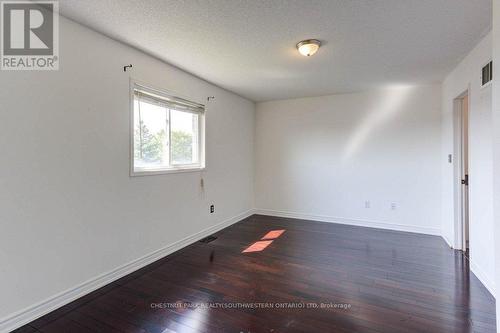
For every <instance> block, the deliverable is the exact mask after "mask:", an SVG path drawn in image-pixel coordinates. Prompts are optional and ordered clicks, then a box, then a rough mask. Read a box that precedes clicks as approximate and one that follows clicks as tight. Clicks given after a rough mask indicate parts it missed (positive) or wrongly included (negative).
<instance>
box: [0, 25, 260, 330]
mask: <svg viewBox="0 0 500 333" xmlns="http://www.w3.org/2000/svg"><path fill="white" fill-rule="evenodd" d="M60 35H61V36H60V47H61V52H60V70H59V71H50V72H41V71H37V72H33V71H27V72H21V71H18V72H6V71H3V72H2V73H1V74H0V87H1V89H0V154H1V160H2V163H0V188H1V191H0V230H1V232H0V263H1V264H0V279H1V283H0V295H1V296H0V299H1V300H0V318H3V319H4V320H5V319H7V318H10V316H11V315H12V314H14V313H16V312H18V311H22V310H24V309H26V308H28V307H30V306H31V305H34V304H36V303H38V302H41V301H42V300H46V299H49V298H51V297H52V296H54V295H56V294H58V293H60V292H62V291H65V290H68V289H71V288H73V287H75V286H76V285H78V284H80V283H82V282H84V281H87V280H89V279H91V278H94V277H96V276H98V275H100V274H103V273H106V272H109V271H111V270H113V269H115V268H117V267H119V266H121V265H123V264H125V263H128V262H130V261H132V260H135V259H137V258H140V257H142V256H145V255H146V254H148V253H151V252H153V251H155V250H158V249H160V248H163V247H165V246H167V245H169V244H172V243H174V242H176V241H179V240H181V239H183V238H185V237H187V236H190V235H193V234H195V233H197V232H200V231H202V230H204V229H206V228H210V227H214V226H216V225H217V224H218V223H220V222H223V221H225V220H228V219H230V218H232V217H236V219H237V218H238V217H240V214H242V213H245V212H247V211H248V210H249V209H251V208H252V207H253V174H254V171H253V165H254V161H253V156H254V152H253V141H254V119H255V105H254V103H253V102H250V101H248V100H245V99H243V98H241V97H238V96H236V95H234V94H232V93H229V92H227V91H225V90H222V89H220V88H217V87H215V86H213V85H211V84H209V83H207V82H205V81H202V80H200V79H197V78H195V77H193V76H191V75H189V74H186V73H184V72H182V71H180V70H178V69H176V68H173V67H171V66H168V65H166V64H164V63H162V62H160V61H158V60H156V59H154V58H151V57H149V56H147V55H145V54H143V53H141V52H139V51H137V50H134V49H132V48H130V47H127V46H125V45H123V44H120V43H118V42H115V41H113V40H111V39H108V38H106V37H104V36H102V35H99V34H97V33H95V32H93V31H91V30H89V29H87V28H84V27H82V26H80V25H77V24H75V23H73V22H70V21H68V20H66V19H61V26H60ZM129 63H132V64H133V66H134V67H133V70H132V71H131V72H130V75H132V76H133V77H134V78H136V79H139V80H141V81H143V82H147V83H149V84H151V85H153V86H154V87H160V88H164V89H168V90H170V91H174V92H178V93H179V94H181V95H183V96H190V97H192V98H193V99H195V100H202V101H203V100H206V97H207V96H215V97H216V101H215V102H211V103H210V104H209V105H208V109H207V116H206V124H207V129H206V132H207V147H206V150H207V169H206V171H205V172H204V173H203V177H204V179H205V193H203V192H202V191H201V188H200V177H201V175H200V173H182V174H170V175H160V176H146V177H133V178H131V177H129V73H124V72H123V66H124V65H126V64H129ZM210 203H214V204H215V205H216V213H215V214H209V204H210ZM231 221H233V220H231ZM1 321H2V319H0V324H1ZM0 326H1V325H0ZM1 330H2V329H1V327H0V331H1Z"/></svg>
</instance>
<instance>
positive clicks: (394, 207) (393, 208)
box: [391, 202, 397, 210]
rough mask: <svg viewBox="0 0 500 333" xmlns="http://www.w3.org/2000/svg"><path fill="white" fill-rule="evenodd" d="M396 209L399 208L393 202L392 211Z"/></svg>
mask: <svg viewBox="0 0 500 333" xmlns="http://www.w3.org/2000/svg"><path fill="white" fill-rule="evenodd" d="M396 208H397V205H396V203H395V202H391V209H392V210H396Z"/></svg>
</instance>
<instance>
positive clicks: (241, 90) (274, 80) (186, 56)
mask: <svg viewBox="0 0 500 333" xmlns="http://www.w3.org/2000/svg"><path fill="white" fill-rule="evenodd" d="M491 6H492V4H491V0H473V1H472V0H295V1H292V0H289V1H286V0H246V1H245V0H204V1H200V0H198V1H196V0H185V1H181V0H172V1H170V0H61V1H60V11H61V14H62V15H64V16H66V17H69V18H71V19H73V20H75V21H77V22H80V23H82V24H84V25H86V26H89V27H91V28H93V29H94V30H97V31H99V32H102V33H104V34H105V35H108V36H110V37H112V38H114V39H117V40H120V41H123V42H125V43H127V44H130V45H132V46H134V47H136V48H138V49H140V50H143V51H144V52H146V53H148V54H151V55H153V56H155V57H157V58H160V59H162V60H164V61H166V62H168V63H170V64H172V65H175V66H177V67H179V68H181V69H183V70H185V71H187V72H190V73H192V74H195V75H196V76H198V77H201V78H203V79H205V80H207V81H210V82H212V83H214V84H217V85H218V86H221V87H223V88H226V89H228V90H231V91H233V92H235V93H237V94H239V95H241V96H244V97H247V98H249V99H251V100H254V101H267V100H273V99H284V98H293V97H304V96H318V95H326V94H332V93H343V92H352V91H359V90H364V89H369V88H372V87H375V86H380V85H391V84H413V83H430V82H439V81H441V80H442V79H443V78H444V77H445V75H446V74H447V73H448V72H449V71H450V70H451V69H452V68H453V67H454V66H455V65H456V64H457V63H458V62H459V61H460V60H461V59H462V58H463V57H464V56H465V55H466V54H467V53H468V52H469V51H470V50H471V49H472V48H473V47H474V45H475V44H476V43H477V42H478V41H479V39H480V37H481V36H483V35H484V34H485V33H486V32H487V31H488V30H489V29H490V26H491ZM307 38H316V39H319V40H321V41H322V42H323V44H324V45H323V46H322V47H321V48H320V50H319V52H318V53H317V54H316V55H315V56H314V57H311V58H305V57H303V56H301V55H299V54H298V52H297V51H296V49H295V44H296V43H297V42H298V41H300V40H302V39H307Z"/></svg>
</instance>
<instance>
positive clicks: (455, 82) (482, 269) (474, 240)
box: [441, 33, 495, 293]
mask: <svg viewBox="0 0 500 333" xmlns="http://www.w3.org/2000/svg"><path fill="white" fill-rule="evenodd" d="M491 52H492V36H491V33H490V34H488V35H487V36H486V37H484V38H483V39H482V40H481V42H480V43H479V44H478V45H477V46H476V47H475V48H474V49H473V50H472V51H471V52H470V53H469V54H468V55H467V57H466V58H465V59H463V61H462V62H461V63H460V64H459V65H458V66H457V67H456V68H455V69H454V70H453V71H452V72H451V73H450V74H449V75H448V76H447V77H446V79H445V80H444V82H443V107H442V110H443V122H442V124H443V129H442V131H443V140H442V141H443V151H442V154H441V164H442V168H443V179H442V181H443V185H442V188H443V199H442V200H443V235H444V237H445V238H446V239H447V241H448V242H449V243H450V245H452V246H453V247H457V246H458V244H455V243H456V241H455V214H454V200H453V185H454V177H453V164H449V163H448V161H447V155H448V154H451V153H453V135H454V134H453V100H454V99H455V98H456V97H458V96H459V95H460V94H461V93H463V92H464V91H466V90H467V89H470V90H469V99H470V115H469V121H470V123H469V124H470V125H469V131H470V132H469V174H470V186H469V191H470V192H469V195H470V202H469V207H470V215H469V221H470V223H469V230H470V239H469V246H470V249H471V250H470V251H471V268H472V270H473V272H474V273H475V274H476V276H477V277H478V278H479V279H480V280H481V281H482V282H483V284H484V285H485V286H486V287H487V288H488V289H490V291H491V292H492V293H493V291H494V288H495V283H494V273H495V262H494V257H493V256H492V255H491V254H492V253H494V239H493V230H494V223H493V186H492V182H493V157H492V151H493V146H492V144H493V141H492V137H493V133H492V125H491V124H492V113H491V86H489V87H485V88H483V89H481V87H480V84H481V81H480V80H481V68H482V67H483V66H484V65H485V64H486V63H487V62H488V61H489V60H491ZM455 163H458V161H455Z"/></svg>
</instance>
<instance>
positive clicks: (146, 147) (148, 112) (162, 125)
mask: <svg viewBox="0 0 500 333" xmlns="http://www.w3.org/2000/svg"><path fill="white" fill-rule="evenodd" d="M132 94H133V103H132V108H133V126H134V127H133V132H132V136H133V140H132V141H133V143H132V175H141V174H157V173H168V172H176V171H188V170H199V169H202V168H204V165H205V161H204V138H203V135H204V115H205V107H204V106H203V105H201V104H198V103H194V102H190V101H188V100H185V99H182V98H179V97H174V96H170V95H168V94H165V93H162V92H159V91H156V90H152V89H149V88H145V87H142V86H139V85H137V84H134V85H133V92H132Z"/></svg>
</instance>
